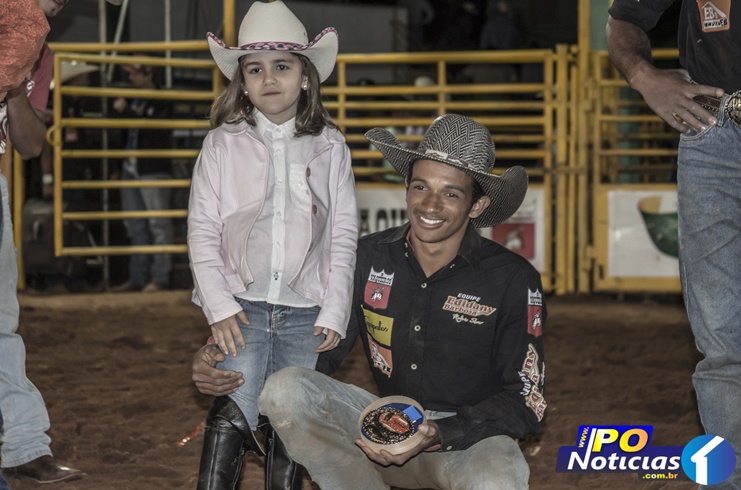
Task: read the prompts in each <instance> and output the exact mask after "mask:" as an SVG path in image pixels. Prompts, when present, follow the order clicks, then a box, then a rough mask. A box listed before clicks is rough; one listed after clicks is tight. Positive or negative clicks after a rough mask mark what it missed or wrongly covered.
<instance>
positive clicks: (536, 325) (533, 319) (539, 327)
mask: <svg viewBox="0 0 741 490" xmlns="http://www.w3.org/2000/svg"><path fill="white" fill-rule="evenodd" d="M527 332H528V333H529V334H530V335H534V336H535V337H540V336H541V335H543V295H542V294H541V293H540V291H538V290H537V289H536V290H535V291H534V292H533V291H530V290H529V289H528V290H527Z"/></svg>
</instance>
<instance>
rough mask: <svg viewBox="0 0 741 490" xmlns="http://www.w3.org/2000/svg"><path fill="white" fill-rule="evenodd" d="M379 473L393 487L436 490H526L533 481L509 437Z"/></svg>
mask: <svg viewBox="0 0 741 490" xmlns="http://www.w3.org/2000/svg"><path fill="white" fill-rule="evenodd" d="M378 471H379V473H380V474H381V476H382V477H383V479H384V481H385V482H386V483H388V484H389V485H391V486H393V487H399V488H433V489H437V490H524V489H527V488H528V479H529V477H530V468H529V467H528V465H527V462H526V461H525V457H524V456H523V455H522V451H521V450H520V448H519V446H518V445H517V443H516V442H515V441H514V440H513V439H512V438H511V437H508V436H495V437H489V438H487V439H484V440H482V441H479V442H478V443H476V444H474V445H473V446H471V447H470V448H468V449H466V450H464V451H449V452H432V453H422V454H419V455H418V456H416V457H414V458H412V459H410V460H409V461H408V462H407V463H406V464H405V465H404V466H401V467H399V466H388V467H379V470H378Z"/></svg>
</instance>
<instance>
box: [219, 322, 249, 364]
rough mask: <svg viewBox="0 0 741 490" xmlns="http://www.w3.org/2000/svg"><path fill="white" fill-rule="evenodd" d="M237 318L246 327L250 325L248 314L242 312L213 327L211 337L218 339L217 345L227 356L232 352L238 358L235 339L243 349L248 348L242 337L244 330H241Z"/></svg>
mask: <svg viewBox="0 0 741 490" xmlns="http://www.w3.org/2000/svg"><path fill="white" fill-rule="evenodd" d="M237 318H239V321H241V322H242V323H244V324H245V325H249V324H250V320H249V318H247V313H245V312H244V311H240V312H239V313H237V314H236V315H234V316H230V317H229V318H224V319H223V320H221V321H218V322H216V323H214V324H213V325H211V335H213V336H214V338H215V339H216V345H218V346H219V348H220V349H221V351H222V352H223V353H224V354H225V355H227V356H228V355H229V353H230V352H231V353H232V356H234V357H237V346H236V345H235V344H234V341H235V339H236V341H237V343H238V344H239V346H240V347H241V348H242V349H244V348H245V347H246V346H247V344H245V342H244V337H243V336H242V330H241V329H240V328H239V323H237Z"/></svg>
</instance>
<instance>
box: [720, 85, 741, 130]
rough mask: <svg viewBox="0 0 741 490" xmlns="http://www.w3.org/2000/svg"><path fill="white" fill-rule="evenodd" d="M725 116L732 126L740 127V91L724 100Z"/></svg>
mask: <svg viewBox="0 0 741 490" xmlns="http://www.w3.org/2000/svg"><path fill="white" fill-rule="evenodd" d="M724 109H725V111H726V116H728V119H730V120H731V122H732V123H733V124H735V125H736V126H738V127H741V90H738V91H736V92H734V93H733V94H731V95H730V96H729V97H728V99H727V100H726V106H725V108H724Z"/></svg>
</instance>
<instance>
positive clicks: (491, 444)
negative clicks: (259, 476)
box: [260, 368, 530, 490]
mask: <svg viewBox="0 0 741 490" xmlns="http://www.w3.org/2000/svg"><path fill="white" fill-rule="evenodd" d="M377 399H378V397H377V396H375V395H372V394H370V393H368V392H367V391H365V390H363V389H361V388H358V387H357V386H353V385H349V384H345V383H342V382H340V381H337V380H335V379H332V378H330V377H329V376H326V375H324V374H321V373H318V372H316V371H313V370H310V369H305V368H287V369H284V370H282V371H280V372H278V373H276V374H274V375H273V376H271V377H270V379H268V381H267V382H266V383H265V388H264V390H263V392H262V395H261V397H260V411H261V412H262V413H264V414H265V415H267V416H268V418H270V422H271V425H272V426H273V428H274V429H275V431H276V432H277V433H278V435H279V436H280V438H281V440H282V441H283V443H284V444H285V445H286V447H287V448H288V453H289V454H290V455H291V458H293V460H294V461H296V462H297V463H299V464H301V465H303V466H304V467H305V468H306V470H307V471H308V472H309V474H310V475H311V478H312V480H314V481H315V482H316V483H317V484H318V485H319V486H320V487H321V488H322V490H347V489H349V488H353V489H355V488H358V489H361V488H362V489H373V490H375V489H379V490H380V489H388V488H389V486H394V487H400V488H433V489H439V490H443V489H445V490H452V489H461V490H464V489H465V490H495V489H496V490H519V489H526V488H528V478H529V476H530V468H529V467H528V465H527V462H526V461H525V458H524V457H523V455H522V451H520V448H519V447H518V445H517V443H516V442H515V441H514V440H513V439H512V438H510V437H507V436H495V437H489V438H487V439H484V440H482V441H479V442H478V443H477V444H474V445H473V446H471V447H470V448H468V449H466V450H463V451H448V452H429V453H421V454H419V455H417V456H416V457H414V458H412V459H410V460H409V461H407V463H406V464H404V465H403V466H388V467H384V466H380V465H378V464H376V463H374V462H373V461H371V460H370V459H368V458H367V457H366V455H365V453H363V452H362V451H361V450H360V448H358V447H357V446H355V444H354V443H353V440H354V439H356V438H357V437H359V435H360V433H359V431H358V418H359V417H360V414H361V413H362V411H363V410H364V409H365V407H367V406H368V405H369V404H371V403H372V402H374V401H375V400H377ZM429 415H430V414H429V413H428V416H429Z"/></svg>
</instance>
